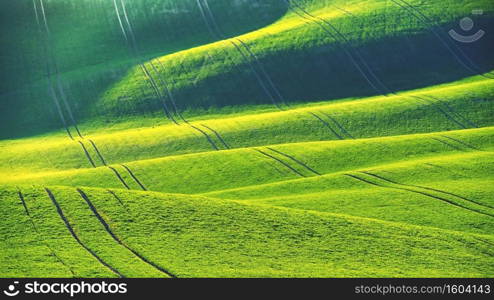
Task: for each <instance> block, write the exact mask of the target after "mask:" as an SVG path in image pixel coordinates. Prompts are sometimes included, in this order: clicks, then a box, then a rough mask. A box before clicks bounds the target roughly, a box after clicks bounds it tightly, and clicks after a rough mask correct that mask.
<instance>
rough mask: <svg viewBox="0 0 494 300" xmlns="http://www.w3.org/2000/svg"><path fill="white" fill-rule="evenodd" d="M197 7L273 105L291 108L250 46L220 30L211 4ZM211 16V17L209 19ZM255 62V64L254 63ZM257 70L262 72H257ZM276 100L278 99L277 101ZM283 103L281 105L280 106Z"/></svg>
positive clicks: (201, 3) (204, 0) (199, 0)
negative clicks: (240, 57) (246, 66)
mask: <svg viewBox="0 0 494 300" xmlns="http://www.w3.org/2000/svg"><path fill="white" fill-rule="evenodd" d="M196 2H197V5H198V7H199V10H200V12H201V15H202V18H203V20H204V22H205V23H206V26H207V27H208V30H209V32H210V34H211V36H212V37H213V38H215V39H218V40H226V41H227V42H229V43H230V44H232V45H233V47H234V48H235V49H236V50H237V52H238V53H239V54H240V55H241V56H242V58H243V60H244V62H245V63H247V65H249V67H250V69H251V71H252V73H253V74H254V76H255V77H256V80H257V81H258V83H259V85H260V86H261V88H262V90H263V91H264V93H265V94H266V95H267V96H268V98H269V99H270V100H271V102H272V104H273V105H274V106H275V107H276V108H277V109H278V110H280V111H283V110H284V109H283V107H282V106H281V104H284V105H285V106H287V107H289V105H288V103H287V101H286V99H285V98H284V97H283V95H282V94H281V92H280V90H279V89H278V88H277V87H276V85H275V84H274V82H273V80H272V78H271V76H270V75H269V74H268V73H267V71H266V69H265V68H264V66H263V64H262V63H261V61H260V60H259V58H258V57H257V55H255V53H253V52H252V50H251V49H250V47H249V45H247V44H246V43H245V42H244V41H243V40H241V39H240V38H238V37H234V38H231V39H228V38H227V37H226V36H225V35H224V33H223V32H222V31H221V30H220V28H219V26H218V24H217V22H216V19H215V17H214V15H213V13H212V12H211V9H210V8H209V4H208V1H207V0H196ZM208 16H209V17H208ZM242 49H245V51H246V52H247V53H244V51H243V50H242ZM253 61H254V62H255V63H253ZM256 66H257V68H258V69H259V70H260V71H257V69H256ZM276 98H278V99H277V100H276ZM280 103H281V104H280ZM309 114H310V115H311V116H312V117H314V118H316V119H317V120H318V121H320V122H321V123H322V124H323V125H324V126H326V127H329V128H330V129H331V131H332V132H333V133H334V134H335V135H336V136H337V137H338V138H340V136H339V135H338V134H337V133H336V132H334V130H333V129H332V128H331V127H330V126H329V125H328V123H327V122H326V121H324V120H323V119H322V118H320V117H318V116H316V115H315V114H314V113H309Z"/></svg>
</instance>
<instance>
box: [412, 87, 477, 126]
mask: <svg viewBox="0 0 494 300" xmlns="http://www.w3.org/2000/svg"><path fill="white" fill-rule="evenodd" d="M410 97H412V98H414V99H418V100H419V101H422V102H425V103H427V104H430V105H432V107H434V109H435V110H437V111H438V112H439V113H441V114H443V115H444V116H445V117H446V119H448V120H450V121H451V122H453V123H455V124H456V125H458V126H460V127H461V129H468V128H469V127H468V126H466V125H465V124H463V123H462V122H460V121H458V120H456V119H455V118H454V117H453V116H452V115H450V114H449V113H448V112H447V111H446V110H444V109H443V108H442V107H441V106H440V105H439V104H437V102H434V101H431V100H429V99H427V98H424V97H421V96H418V95H411V96H410Z"/></svg>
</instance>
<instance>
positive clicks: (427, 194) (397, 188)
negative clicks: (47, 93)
mask: <svg viewBox="0 0 494 300" xmlns="http://www.w3.org/2000/svg"><path fill="white" fill-rule="evenodd" d="M362 174H364V175H367V176H369V175H368V174H365V173H362ZM344 176H347V177H350V178H353V179H355V180H358V181H360V182H364V183H367V184H371V185H374V186H377V187H381V188H386V189H395V190H401V191H407V192H411V193H415V194H419V195H423V196H426V197H429V198H432V199H435V200H439V201H441V202H444V203H447V204H450V205H452V206H455V207H458V208H461V209H464V210H467V211H470V212H473V213H478V214H481V215H485V216H488V217H491V218H494V215H493V214H490V213H485V212H483V211H480V210H477V209H472V208H469V207H467V206H464V205H461V204H458V203H456V202H454V201H452V200H450V199H447V198H443V197H439V196H435V195H432V194H429V193H427V192H423V191H417V190H414V189H411V188H408V187H406V186H405V187H402V186H398V187H396V186H388V185H385V184H378V183H374V182H372V181H370V180H367V179H365V178H361V177H359V176H357V175H355V174H348V173H346V174H344ZM385 182H386V181H385Z"/></svg>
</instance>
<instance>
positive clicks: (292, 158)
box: [266, 147, 322, 176]
mask: <svg viewBox="0 0 494 300" xmlns="http://www.w3.org/2000/svg"><path fill="white" fill-rule="evenodd" d="M266 149H268V150H271V151H273V152H275V153H278V154H279V155H282V156H284V157H286V158H288V159H290V160H291V161H293V162H295V163H296V164H298V165H300V166H301V167H303V168H305V169H306V170H308V171H309V172H312V173H314V174H316V175H317V176H322V175H321V173H319V172H317V171H316V170H314V169H313V168H311V167H309V166H308V165H307V164H305V163H303V162H302V161H300V160H298V159H297V158H295V157H293V156H292V155H289V154H286V153H284V152H281V151H279V150H276V149H273V148H271V147H266Z"/></svg>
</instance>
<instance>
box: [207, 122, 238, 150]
mask: <svg viewBox="0 0 494 300" xmlns="http://www.w3.org/2000/svg"><path fill="white" fill-rule="evenodd" d="M201 126H202V127H204V128H206V129H208V130H209V131H211V132H212V133H213V134H214V135H215V136H216V137H217V138H218V140H220V142H221V143H222V144H223V146H224V147H225V149H231V148H230V146H229V145H228V144H227V143H226V142H225V140H224V139H223V137H222V136H221V135H220V134H219V133H218V132H217V131H216V130H214V129H213V128H211V127H209V126H207V125H204V124H201Z"/></svg>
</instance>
